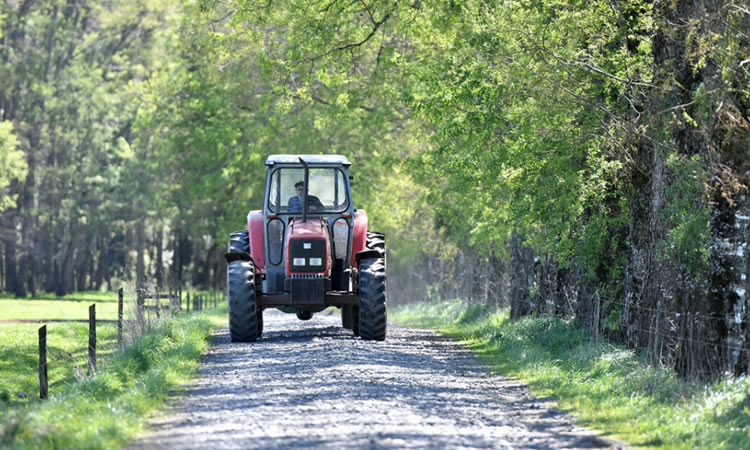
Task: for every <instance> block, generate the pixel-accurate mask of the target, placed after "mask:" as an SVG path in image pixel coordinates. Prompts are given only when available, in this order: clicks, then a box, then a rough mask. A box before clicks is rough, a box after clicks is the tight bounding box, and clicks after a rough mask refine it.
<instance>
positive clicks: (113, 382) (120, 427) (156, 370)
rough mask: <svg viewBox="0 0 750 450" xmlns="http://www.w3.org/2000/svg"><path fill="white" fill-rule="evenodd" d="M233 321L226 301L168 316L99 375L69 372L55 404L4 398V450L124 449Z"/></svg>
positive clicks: (0, 440)
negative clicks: (217, 331) (216, 331)
mask: <svg viewBox="0 0 750 450" xmlns="http://www.w3.org/2000/svg"><path fill="white" fill-rule="evenodd" d="M225 322H226V306H224V307H223V308H218V309H213V310H206V311H203V312H201V313H198V314H191V315H189V316H185V315H183V316H179V317H177V318H174V319H172V320H169V321H163V322H160V323H158V324H157V325H156V326H155V328H154V329H153V330H152V331H151V332H150V333H148V334H147V335H144V336H142V337H141V338H139V339H138V340H136V341H135V342H134V343H133V345H131V346H129V347H128V348H127V349H125V350H124V351H122V352H116V353H113V354H112V355H111V356H110V357H109V358H108V359H106V360H105V361H103V362H100V364H99V368H98V372H97V374H96V375H95V376H80V375H79V376H77V377H76V376H72V377H71V376H69V375H61V379H60V380H59V386H58V388H57V389H55V390H54V392H52V389H50V390H51V392H50V399H49V400H47V401H39V400H36V399H34V397H31V396H30V399H29V400H26V401H17V400H15V399H14V398H12V397H11V398H8V396H5V398H1V397H0V447H6V446H7V447H19V448H117V447H120V446H121V445H123V444H124V443H126V442H127V441H128V440H129V439H130V438H131V437H132V436H134V435H135V434H136V433H137V432H138V431H140V430H141V429H142V427H143V424H144V422H145V419H146V418H147V417H148V416H149V414H150V413H152V412H153V411H154V410H156V409H157V408H158V407H160V406H161V405H163V403H164V400H165V399H166V397H167V395H168V394H169V392H170V391H171V390H173V389H175V388H176V387H178V386H179V385H180V384H183V383H185V382H187V381H189V380H190V379H191V378H192V377H193V376H194V374H195V370H196V368H197V366H198V361H199V358H200V356H201V354H202V353H203V352H204V351H205V350H206V349H207V347H208V345H209V336H210V334H211V330H212V329H214V328H216V327H218V326H221V325H223V324H224V323H225ZM19 364H20V363H19ZM11 369H12V367H11ZM5 370H8V368H5ZM0 375H2V376H3V378H4V382H6V380H8V379H7V378H5V377H6V376H7V375H8V374H7V373H0ZM35 389H38V388H35ZM33 395H34V396H36V395H38V394H37V393H36V391H34V394H33Z"/></svg>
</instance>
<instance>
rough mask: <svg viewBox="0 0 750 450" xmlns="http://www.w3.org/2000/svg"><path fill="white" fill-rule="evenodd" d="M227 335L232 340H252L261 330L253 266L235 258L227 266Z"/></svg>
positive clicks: (260, 316) (261, 319) (255, 338)
mask: <svg viewBox="0 0 750 450" xmlns="http://www.w3.org/2000/svg"><path fill="white" fill-rule="evenodd" d="M227 291H228V297H229V335H230V336H231V338H232V342H252V341H255V340H257V339H258V338H259V337H260V335H261V333H262V332H263V312H262V311H259V308H258V307H257V305H256V303H255V267H254V266H253V262H252V261H244V260H236V261H232V262H230V263H229V266H228V267H227Z"/></svg>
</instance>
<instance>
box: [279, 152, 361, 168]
mask: <svg viewBox="0 0 750 450" xmlns="http://www.w3.org/2000/svg"><path fill="white" fill-rule="evenodd" d="M300 158H303V159H304V160H305V162H307V163H308V164H340V165H343V166H350V165H351V164H352V163H350V162H349V160H348V159H346V156H341V155H270V156H269V157H268V159H266V165H267V166H272V165H274V164H300V160H299V159H300Z"/></svg>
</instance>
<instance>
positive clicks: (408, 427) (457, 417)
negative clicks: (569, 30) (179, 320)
mask: <svg viewBox="0 0 750 450" xmlns="http://www.w3.org/2000/svg"><path fill="white" fill-rule="evenodd" d="M264 322H265V329H264V333H263V337H262V338H261V340H259V341H258V342H256V343H252V344H232V343H231V342H230V340H229V334H228V330H226V329H225V330H222V331H220V332H219V333H218V334H217V335H216V336H215V339H214V343H213V345H212V347H211V349H210V351H209V353H208V355H207V356H206V357H205V358H204V360H203V362H202V365H201V369H200V373H199V375H200V378H199V379H198V380H197V382H195V384H193V385H191V386H189V387H188V388H187V392H185V393H184V394H185V395H184V396H183V395H180V396H176V397H175V399H174V400H173V401H172V402H171V405H170V407H169V408H168V411H167V412H166V413H164V414H163V415H161V416H159V417H156V418H154V419H153V420H152V421H151V422H150V425H149V429H150V431H149V432H148V433H147V434H146V435H144V436H142V437H140V438H139V439H136V440H135V441H133V442H132V443H131V444H130V446H129V447H130V448H170V449H172V448H196V449H197V448H206V449H208V448H284V449H286V448H295V447H313V448H320V447H323V448H343V447H346V448H608V447H621V444H618V443H615V442H612V441H609V440H606V439H603V438H601V437H599V436H597V435H596V433H594V432H592V431H589V430H585V429H582V428H580V427H577V426H575V425H573V422H572V418H571V417H570V416H569V415H567V414H564V413H562V412H561V411H559V410H556V409H554V408H553V407H551V406H550V405H548V404H547V403H546V402H545V401H544V400H541V399H534V398H533V397H532V396H531V395H530V394H529V392H528V390H527V388H526V387H525V386H524V385H523V384H521V383H519V382H516V381H512V380H508V379H504V378H501V377H497V376H493V375H491V374H490V373H489V372H488V371H487V370H486V369H485V368H484V367H482V365H481V363H480V362H479V361H478V360H477V359H475V357H474V356H473V354H472V353H471V352H470V351H469V350H467V349H466V348H464V347H463V346H461V345H460V344H458V343H456V342H453V341H450V340H448V339H446V338H443V337H441V336H439V335H438V334H436V333H435V332H433V331H429V330H421V329H410V328H401V327H396V326H394V325H393V324H389V329H388V337H387V339H386V341H385V342H367V341H362V340H360V339H359V338H355V337H354V336H353V335H352V333H351V332H350V331H347V330H344V329H342V328H341V327H340V323H341V319H340V317H339V315H338V314H330V315H326V314H325V313H323V314H317V315H315V317H313V319H312V320H310V321H307V322H302V321H300V320H298V319H297V318H296V317H295V316H294V315H293V314H283V313H281V312H278V311H276V310H266V312H265V313H264Z"/></svg>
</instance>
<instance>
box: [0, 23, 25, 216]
mask: <svg viewBox="0 0 750 450" xmlns="http://www.w3.org/2000/svg"><path fill="white" fill-rule="evenodd" d="M0 19H2V16H0ZM27 169H28V166H27V164H26V160H25V159H24V155H23V152H22V151H21V150H20V149H19V148H18V138H17V137H16V136H15V135H14V134H13V124H12V123H11V122H0V212H2V210H4V209H5V208H8V207H12V206H15V198H16V195H14V194H13V193H12V192H10V191H9V189H8V188H9V186H10V185H11V183H13V182H14V181H19V180H23V179H24V178H25V177H26V172H27Z"/></svg>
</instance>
